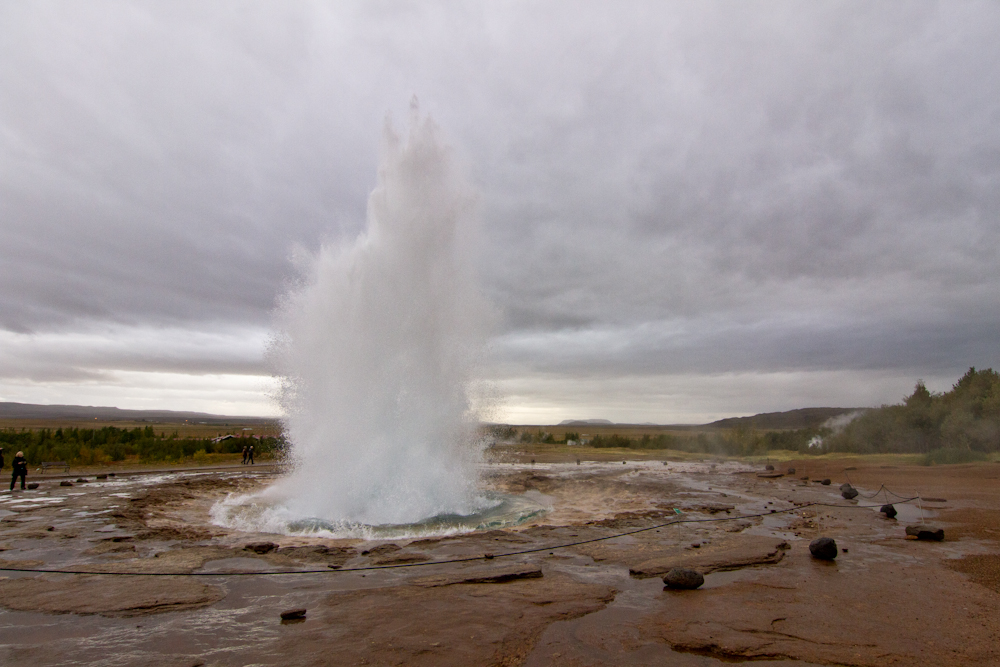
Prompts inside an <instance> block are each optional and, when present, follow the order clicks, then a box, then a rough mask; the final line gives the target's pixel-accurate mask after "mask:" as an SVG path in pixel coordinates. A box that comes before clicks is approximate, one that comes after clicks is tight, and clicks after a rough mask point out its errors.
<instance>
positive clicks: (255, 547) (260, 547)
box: [243, 542, 278, 554]
mask: <svg viewBox="0 0 1000 667" xmlns="http://www.w3.org/2000/svg"><path fill="white" fill-rule="evenodd" d="M277 548H278V545H277V544H275V543H274V542H254V543H253V544H248V545H246V546H245V547H243V549H244V550H245V551H252V552H254V553H255V554H266V553H268V552H271V551H274V550H275V549H277Z"/></svg>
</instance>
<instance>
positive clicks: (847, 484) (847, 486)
mask: <svg viewBox="0 0 1000 667" xmlns="http://www.w3.org/2000/svg"><path fill="white" fill-rule="evenodd" d="M851 488H854V487H852V486H851V483H850V482H844V483H843V484H841V485H840V490H841V491H847V490H848V489H851Z"/></svg>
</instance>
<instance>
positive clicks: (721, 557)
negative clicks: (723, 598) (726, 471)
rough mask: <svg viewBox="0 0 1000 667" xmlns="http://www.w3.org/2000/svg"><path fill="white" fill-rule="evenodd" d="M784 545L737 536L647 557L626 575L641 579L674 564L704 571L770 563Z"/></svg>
mask: <svg viewBox="0 0 1000 667" xmlns="http://www.w3.org/2000/svg"><path fill="white" fill-rule="evenodd" d="M787 548H788V543H787V542H785V541H784V540H781V539H778V538H776V537H764V536H761V535H740V536H739V537H737V538H735V539H732V540H727V541H725V542H723V543H719V544H708V545H703V546H702V547H701V548H700V549H698V552H697V553H683V554H673V555H669V556H664V557H662V558H651V559H649V560H646V561H643V562H641V563H639V564H637V565H633V566H631V567H629V574H631V575H632V576H633V577H637V578H640V579H645V578H647V577H660V576H663V575H664V574H666V573H667V572H670V570H672V569H674V568H675V567H680V568H687V569H691V570H697V571H699V572H701V573H702V574H708V573H710V572H719V571H725V570H738V569H740V568H743V567H751V566H753V565H773V564H774V563H777V562H779V561H780V560H781V559H782V558H784V556H785V549H787Z"/></svg>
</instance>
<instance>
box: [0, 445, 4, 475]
mask: <svg viewBox="0 0 1000 667" xmlns="http://www.w3.org/2000/svg"><path fill="white" fill-rule="evenodd" d="M0 470H3V447H0Z"/></svg>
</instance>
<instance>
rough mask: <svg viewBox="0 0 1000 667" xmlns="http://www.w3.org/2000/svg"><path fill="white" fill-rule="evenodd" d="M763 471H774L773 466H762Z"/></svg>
mask: <svg viewBox="0 0 1000 667" xmlns="http://www.w3.org/2000/svg"><path fill="white" fill-rule="evenodd" d="M764 470H774V466H773V465H771V464H770V463H768V464H767V465H766V466H764Z"/></svg>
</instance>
